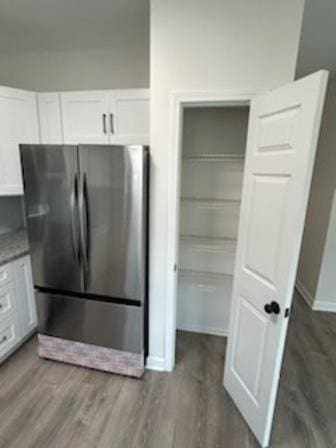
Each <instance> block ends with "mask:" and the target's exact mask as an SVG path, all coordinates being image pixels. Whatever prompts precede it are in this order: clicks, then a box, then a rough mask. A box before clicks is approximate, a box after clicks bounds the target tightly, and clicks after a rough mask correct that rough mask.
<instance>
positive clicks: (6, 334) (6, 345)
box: [0, 315, 19, 360]
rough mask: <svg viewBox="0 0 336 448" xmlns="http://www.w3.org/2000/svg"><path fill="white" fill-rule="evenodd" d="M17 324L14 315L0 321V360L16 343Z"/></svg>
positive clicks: (17, 334)
mask: <svg viewBox="0 0 336 448" xmlns="http://www.w3.org/2000/svg"><path fill="white" fill-rule="evenodd" d="M18 341H19V324H18V320H17V317H16V316H15V315H12V316H10V317H9V318H8V319H6V320H4V321H2V322H0V360H2V358H4V357H5V356H6V354H7V353H8V352H9V351H10V350H11V349H12V348H13V347H14V346H15V345H16V344H17V343H18Z"/></svg>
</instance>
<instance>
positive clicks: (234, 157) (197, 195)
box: [177, 106, 249, 336]
mask: <svg viewBox="0 0 336 448" xmlns="http://www.w3.org/2000/svg"><path fill="white" fill-rule="evenodd" d="M248 113H249V108H248V107H247V106H230V107H188V108H185V109H184V116H183V133H182V172H181V197H180V201H181V202H180V229H179V231H180V237H179V272H178V297H177V328H178V329H181V330H186V331H193V332H198V333H208V334H215V335H222V336H225V335H227V333H228V324H229V313H230V302H231V292H232V281H233V271H234V262H235V252H236V240H237V232H238V222H239V210H240V199H241V191H242V182H243V170H244V154H245V146H246V134H247V126H248Z"/></svg>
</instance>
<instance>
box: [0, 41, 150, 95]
mask: <svg viewBox="0 0 336 448" xmlns="http://www.w3.org/2000/svg"><path fill="white" fill-rule="evenodd" d="M0 60H1V64H0V85H6V86H10V87H18V88H24V89H30V90H36V91H55V90H56V91H57V90H85V89H111V88H120V89H123V88H137V87H139V88H143V87H145V88H147V87H149V42H146V41H143V42H140V43H139V45H137V46H135V45H133V46H130V47H125V46H123V45H121V46H120V47H119V48H113V49H101V50H98V49H95V50H73V51H53V52H29V53H15V54H2V55H1V54H0Z"/></svg>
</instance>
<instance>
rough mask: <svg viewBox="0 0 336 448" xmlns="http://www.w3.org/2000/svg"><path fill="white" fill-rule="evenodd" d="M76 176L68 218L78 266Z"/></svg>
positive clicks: (76, 177) (75, 177) (75, 176)
mask: <svg viewBox="0 0 336 448" xmlns="http://www.w3.org/2000/svg"><path fill="white" fill-rule="evenodd" d="M77 199H78V176H77V173H76V174H75V175H74V179H73V185H72V190H71V196H70V218H71V243H72V250H73V254H74V258H75V261H76V263H77V264H78V265H79V245H78V237H79V235H78V207H77Z"/></svg>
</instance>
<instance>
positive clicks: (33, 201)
mask: <svg viewBox="0 0 336 448" xmlns="http://www.w3.org/2000/svg"><path fill="white" fill-rule="evenodd" d="M21 160H22V169H23V178H24V190H25V209H26V217H27V228H28V237H29V243H30V249H31V257H32V267H33V279H34V285H35V288H36V301H37V310H38V322H39V323H38V331H39V333H40V334H42V335H48V336H53V337H57V338H64V339H66V340H72V341H79V342H83V343H86V344H94V345H96V346H101V347H108V348H112V349H116V350H124V351H126V352H131V353H144V354H146V352H147V342H146V341H147V322H146V316H147V311H146V307H147V250H146V249H147V183H148V149H147V148H145V147H143V146H103V145H78V146H59V145H21Z"/></svg>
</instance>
